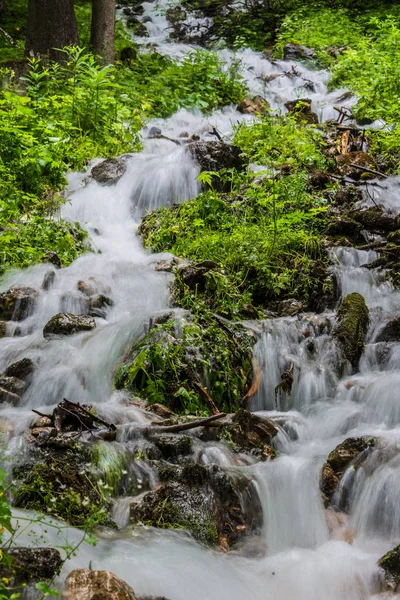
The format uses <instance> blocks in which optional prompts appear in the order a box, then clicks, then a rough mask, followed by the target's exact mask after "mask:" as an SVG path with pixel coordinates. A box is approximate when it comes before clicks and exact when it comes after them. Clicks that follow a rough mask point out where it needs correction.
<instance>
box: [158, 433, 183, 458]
mask: <svg viewBox="0 0 400 600" xmlns="http://www.w3.org/2000/svg"><path fill="white" fill-rule="evenodd" d="M152 437H153V441H154V443H155V445H156V447H157V448H158V450H159V451H160V453H161V455H162V457H163V458H165V459H166V460H168V459H171V458H176V457H178V456H186V455H188V454H190V453H191V452H192V443H193V440H192V438H191V437H189V436H188V435H174V434H171V435H169V434H165V433H164V434H161V435H157V436H152Z"/></svg>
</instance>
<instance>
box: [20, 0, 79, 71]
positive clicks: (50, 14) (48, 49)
mask: <svg viewBox="0 0 400 600" xmlns="http://www.w3.org/2000/svg"><path fill="white" fill-rule="evenodd" d="M77 44H78V29H77V26H76V20H75V13H74V0H29V3H28V24H27V33H26V45H25V53H26V54H28V55H32V54H33V55H34V56H37V55H48V56H49V57H50V58H51V59H53V60H62V59H63V58H64V54H63V53H62V52H60V51H57V50H56V48H64V46H74V45H77Z"/></svg>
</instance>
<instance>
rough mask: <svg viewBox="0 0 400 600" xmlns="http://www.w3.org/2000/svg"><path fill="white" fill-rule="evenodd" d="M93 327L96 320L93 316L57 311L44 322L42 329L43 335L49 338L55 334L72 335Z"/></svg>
mask: <svg viewBox="0 0 400 600" xmlns="http://www.w3.org/2000/svg"><path fill="white" fill-rule="evenodd" d="M95 327H96V321H95V320H94V319H93V317H88V316H86V315H73V314H72V313H59V314H58V315H55V316H54V317H52V318H51V319H50V321H49V322H48V323H46V325H45V326H44V329H43V336H44V337H45V338H50V337H52V336H55V335H73V334H74V333H79V332H80V331H90V330H92V329H94V328H95Z"/></svg>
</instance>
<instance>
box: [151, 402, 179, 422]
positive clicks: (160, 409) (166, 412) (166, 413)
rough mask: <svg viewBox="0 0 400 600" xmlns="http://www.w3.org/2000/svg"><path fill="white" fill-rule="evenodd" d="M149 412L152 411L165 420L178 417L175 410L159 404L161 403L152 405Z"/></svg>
mask: <svg viewBox="0 0 400 600" xmlns="http://www.w3.org/2000/svg"><path fill="white" fill-rule="evenodd" d="M148 410H151V412H153V413H154V414H156V415H158V416H159V417H161V418H163V419H169V418H171V417H176V416H177V415H176V414H175V413H174V411H173V410H171V409H170V408H168V406H164V404H159V403H156V404H152V405H151V406H149V408H148Z"/></svg>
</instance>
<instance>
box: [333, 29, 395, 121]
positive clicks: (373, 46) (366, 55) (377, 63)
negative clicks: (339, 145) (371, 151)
mask: <svg viewBox="0 0 400 600" xmlns="http://www.w3.org/2000/svg"><path fill="white" fill-rule="evenodd" d="M399 57H400V19H399V20H396V19H395V18H393V17H390V18H387V19H384V20H379V19H376V18H374V19H372V20H371V21H370V27H369V35H368V36H365V37H363V38H362V39H360V41H359V43H358V45H357V47H356V48H354V49H351V50H348V51H347V52H346V53H345V54H344V55H342V56H341V57H340V58H339V60H338V62H337V64H336V65H335V67H334V69H333V77H332V81H331V85H332V86H338V85H343V86H346V87H349V88H351V89H352V90H354V91H355V92H356V93H357V95H358V96H359V100H358V103H357V106H356V108H355V112H356V115H357V116H358V117H360V118H363V119H370V120H371V121H373V120H375V119H384V120H385V121H388V122H395V121H396V120H398V116H399V110H400V77H399V75H400V66H399Z"/></svg>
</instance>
